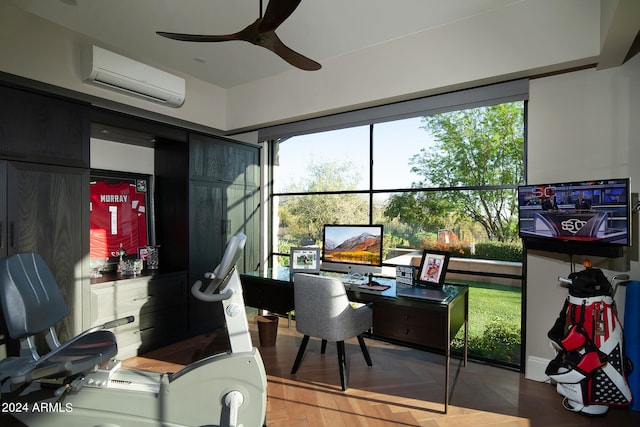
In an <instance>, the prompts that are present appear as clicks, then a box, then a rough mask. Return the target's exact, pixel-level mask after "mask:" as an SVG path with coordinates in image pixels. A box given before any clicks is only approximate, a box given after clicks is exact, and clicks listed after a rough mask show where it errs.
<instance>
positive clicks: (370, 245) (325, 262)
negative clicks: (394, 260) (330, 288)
mask: <svg viewBox="0 0 640 427" xmlns="http://www.w3.org/2000/svg"><path fill="white" fill-rule="evenodd" d="M382 238H383V226H382V225H381V224H377V225H363V224H326V225H325V226H324V230H323V237H322V266H321V268H322V270H325V271H337V272H343V273H350V274H355V273H359V274H369V273H372V274H379V273H381V272H382V247H383V246H382Z"/></svg>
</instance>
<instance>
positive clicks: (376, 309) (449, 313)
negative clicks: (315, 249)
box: [240, 267, 469, 414]
mask: <svg viewBox="0 0 640 427" xmlns="http://www.w3.org/2000/svg"><path fill="white" fill-rule="evenodd" d="M320 274H323V275H325V274H326V275H336V274H335V273H325V272H322V273H320ZM338 276H340V274H338ZM240 280H241V281H242V289H243V293H244V300H245V304H246V305H247V306H249V307H255V308H259V309H265V310H269V311H271V312H273V313H279V314H285V315H286V314H288V313H289V312H291V311H292V310H294V309H295V307H294V296H293V282H292V277H291V275H290V273H289V270H288V268H286V267H280V268H279V269H269V270H266V271H256V272H252V273H246V274H241V275H240ZM375 280H376V281H377V282H379V283H381V284H384V285H389V286H391V287H390V288H389V289H387V290H385V291H382V292H380V291H369V290H363V289H360V288H358V287H357V286H347V295H348V296H349V299H350V300H352V301H356V302H363V303H372V305H373V328H372V333H371V336H372V337H373V338H377V339H382V340H387V341H391V342H394V343H398V344H404V345H409V346H411V347H415V348H419V349H422V350H436V351H438V352H443V353H444V355H445V359H446V363H445V366H446V367H445V397H444V413H445V414H446V413H447V408H448V405H449V394H450V390H449V373H450V367H449V365H450V360H451V341H452V340H453V338H454V337H455V335H456V334H457V333H458V331H459V330H460V328H461V327H464V351H463V366H466V365H467V339H468V323H469V322H468V319H469V310H468V307H469V288H468V287H467V286H464V285H446V291H447V294H448V297H447V298H446V299H445V300H444V301H442V302H438V301H432V300H424V299H417V298H408V297H402V296H397V295H396V282H395V280H393V279H387V278H379V277H376V278H375Z"/></svg>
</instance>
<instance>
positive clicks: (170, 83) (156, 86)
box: [82, 46, 185, 107]
mask: <svg viewBox="0 0 640 427" xmlns="http://www.w3.org/2000/svg"><path fill="white" fill-rule="evenodd" d="M82 74H83V78H84V80H85V81H86V82H89V83H94V84H98V85H101V86H106V87H108V88H111V89H115V90H119V91H124V92H127V93H129V94H132V95H136V96H141V97H143V98H145V99H148V100H152V101H155V102H160V103H162V104H165V105H168V106H171V107H179V106H181V105H182V103H183V102H184V97H185V80H184V79H183V78H181V77H178V76H174V75H173V74H169V73H167V72H165V71H162V70H159V69H157V68H154V67H151V66H149V65H146V64H143V63H141V62H138V61H134V60H133V59H130V58H127V57H124V56H122V55H118V54H117V53H113V52H109V51H108V50H105V49H102V48H100V47H98V46H90V47H89V48H88V49H87V50H86V51H85V52H84V55H82Z"/></svg>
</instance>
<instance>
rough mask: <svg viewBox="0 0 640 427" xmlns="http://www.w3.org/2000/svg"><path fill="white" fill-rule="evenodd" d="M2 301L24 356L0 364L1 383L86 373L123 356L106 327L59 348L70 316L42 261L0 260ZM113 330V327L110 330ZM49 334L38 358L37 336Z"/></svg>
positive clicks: (23, 256)
mask: <svg viewBox="0 0 640 427" xmlns="http://www.w3.org/2000/svg"><path fill="white" fill-rule="evenodd" d="M0 302H1V306H2V312H3V315H4V320H5V324H6V327H7V332H8V334H9V336H10V337H11V338H12V339H14V340H18V341H19V343H20V354H19V356H16V357H8V358H6V359H4V360H2V361H0V382H4V381H6V380H7V379H9V380H10V382H11V383H12V384H13V385H19V384H25V383H30V382H32V381H34V380H36V379H39V378H63V377H67V376H71V375H76V374H79V373H87V372H91V371H93V370H95V369H96V367H97V366H98V365H99V364H101V363H103V362H106V361H108V360H109V359H111V358H112V357H114V356H115V355H116V354H117V352H118V347H117V343H116V338H115V335H114V334H113V333H112V332H111V331H107V330H104V329H105V328H106V327H112V326H116V325H118V324H123V323H128V322H129V321H132V320H133V319H132V318H130V319H126V320H125V321H122V319H120V320H119V321H115V322H110V323H111V325H109V324H105V325H100V326H96V327H94V328H91V329H89V330H87V331H85V332H83V333H81V334H80V335H78V336H76V337H74V338H72V339H71V340H69V341H68V342H66V343H64V344H60V342H59V340H58V337H57V334H56V331H55V329H54V326H55V325H56V324H57V323H58V322H59V321H60V320H62V319H63V318H64V317H66V316H67V315H68V314H69V308H68V306H67V304H66V303H65V301H64V297H63V295H62V292H61V291H60V289H59V287H58V284H57V282H56V280H55V278H54V277H53V274H52V273H51V271H50V270H49V268H48V267H47V265H46V263H45V262H44V260H43V259H42V257H41V256H40V255H39V254H37V253H20V254H15V255H11V256H9V257H6V258H3V259H1V260H0ZM108 325H109V326H108ZM39 334H44V336H45V339H46V342H47V344H48V346H49V348H50V351H49V352H48V353H46V354H44V355H40V354H39V353H38V349H37V348H36V345H35V339H34V338H35V336H36V335H39Z"/></svg>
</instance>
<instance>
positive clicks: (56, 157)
mask: <svg viewBox="0 0 640 427" xmlns="http://www.w3.org/2000/svg"><path fill="white" fill-rule="evenodd" d="M0 101H1V102H0V157H5V158H12V159H16V160H25V161H31V162H37V163H45V164H59V165H68V166H77V167H85V168H88V167H89V129H90V125H89V116H88V114H89V113H88V111H89V110H88V107H87V106H86V105H84V104H81V103H77V102H72V101H68V100H64V99H61V98H56V97H52V96H45V95H40V94H36V93H32V92H28V91H24V90H19V89H14V88H10V87H5V86H0Z"/></svg>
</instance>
